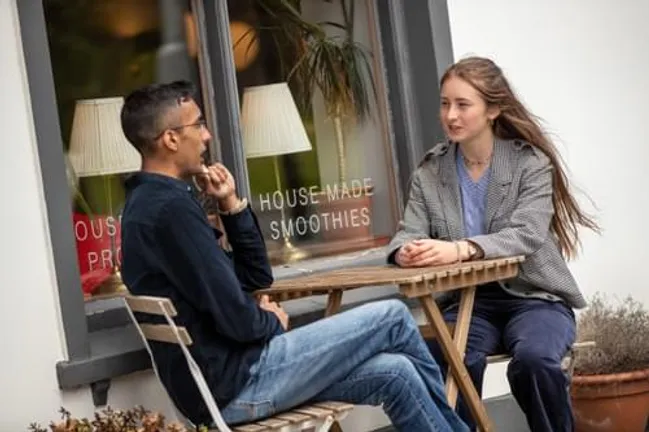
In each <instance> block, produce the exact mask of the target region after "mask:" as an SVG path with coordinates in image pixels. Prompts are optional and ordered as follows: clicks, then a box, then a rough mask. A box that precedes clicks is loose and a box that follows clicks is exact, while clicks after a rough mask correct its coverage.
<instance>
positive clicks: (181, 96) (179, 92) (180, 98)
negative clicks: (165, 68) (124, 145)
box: [121, 81, 196, 155]
mask: <svg viewBox="0 0 649 432" xmlns="http://www.w3.org/2000/svg"><path fill="white" fill-rule="evenodd" d="M195 92H196V88H195V87H194V85H193V84H192V83H190V82H188V81H174V82H171V83H166V84H152V85H149V86H146V87H142V88H140V89H138V90H135V91H133V92H132V93H131V94H129V95H128V96H126V98H125V99H124V106H123V107H122V113H121V121H122V130H123V131H124V135H125V136H126V139H128V140H129V142H130V143H131V144H133V147H135V148H136V149H137V151H138V152H140V154H142V155H145V154H149V153H151V151H152V150H153V144H154V141H155V139H156V138H157V137H158V136H160V134H161V133H163V132H164V130H165V129H166V128H169V127H172V126H173V125H168V124H166V123H167V121H168V120H167V114H168V112H169V111H170V110H171V109H172V108H176V107H178V106H180V104H181V103H183V102H187V101H188V100H191V99H193V98H194V94H195Z"/></svg>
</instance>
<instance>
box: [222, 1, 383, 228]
mask: <svg viewBox="0 0 649 432" xmlns="http://www.w3.org/2000/svg"><path fill="white" fill-rule="evenodd" d="M257 2H258V4H259V5H260V7H261V8H262V9H263V10H264V12H265V13H266V14H267V15H268V16H269V17H270V25H268V26H266V27H265V28H262V29H258V30H266V31H267V33H266V34H269V35H270V36H271V37H272V39H273V41H274V44H275V46H276V47H277V53H278V56H277V57H278V59H279V61H280V64H281V68H282V70H283V71H284V76H285V79H286V81H288V83H289V85H290V86H291V89H292V91H293V95H294V97H295V99H296V102H297V104H298V106H299V108H300V110H301V111H302V112H303V114H304V116H305V117H308V116H309V112H310V111H311V109H312V101H313V97H314V95H315V94H316V92H319V93H320V94H321V95H322V99H323V101H324V105H325V109H326V112H327V115H328V117H329V118H330V119H331V120H332V124H333V129H334V136H335V141H336V156H337V171H338V180H337V184H334V185H326V186H325V187H323V191H322V193H321V197H320V199H319V204H318V212H319V213H320V214H329V215H332V218H331V221H333V223H335V221H337V220H340V221H343V222H341V224H340V226H339V227H338V228H336V229H333V230H328V231H323V235H324V237H325V238H326V239H327V240H343V239H350V238H354V239H360V238H363V239H367V238H369V237H370V236H371V226H370V222H369V221H371V196H372V194H373V187H372V185H371V184H368V182H360V181H359V180H358V179H354V180H352V181H351V182H349V181H348V178H347V175H348V173H347V162H346V161H347V147H348V145H347V144H348V143H347V142H346V139H345V129H346V127H349V126H351V125H354V124H356V125H359V124H363V123H364V122H366V121H367V120H368V119H369V118H370V116H371V107H372V98H373V97H375V96H376V87H375V84H374V77H373V75H372V68H371V65H370V59H371V53H370V52H369V50H368V49H366V48H365V47H364V46H363V45H362V44H360V43H359V42H357V41H356V40H355V33H354V18H355V12H356V2H354V1H353V0H338V2H337V3H338V5H339V6H340V12H341V17H342V23H338V22H332V21H323V22H317V23H312V22H309V21H307V20H305V19H304V18H303V17H302V15H301V13H300V10H299V3H300V2H299V1H298V0H257ZM328 3H333V0H330V1H328ZM327 30H333V31H334V32H337V34H331V33H332V32H328V31H327ZM236 43H237V41H235V44H236Z"/></svg>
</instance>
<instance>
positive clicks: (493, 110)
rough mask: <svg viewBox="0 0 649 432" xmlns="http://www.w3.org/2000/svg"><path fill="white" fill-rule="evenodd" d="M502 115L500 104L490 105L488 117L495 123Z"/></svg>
mask: <svg viewBox="0 0 649 432" xmlns="http://www.w3.org/2000/svg"><path fill="white" fill-rule="evenodd" d="M499 115H500V107H499V106H498V105H489V106H488V107H487V117H488V118H489V121H490V122H491V123H493V122H494V121H495V120H496V119H497V118H498V116H499Z"/></svg>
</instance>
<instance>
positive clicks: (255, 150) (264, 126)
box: [241, 82, 311, 262]
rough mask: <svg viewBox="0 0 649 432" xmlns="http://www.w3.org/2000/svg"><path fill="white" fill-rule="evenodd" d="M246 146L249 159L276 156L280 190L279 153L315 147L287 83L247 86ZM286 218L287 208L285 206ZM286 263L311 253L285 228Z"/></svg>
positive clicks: (244, 108) (277, 180)
mask: <svg viewBox="0 0 649 432" xmlns="http://www.w3.org/2000/svg"><path fill="white" fill-rule="evenodd" d="M241 126H242V136H243V146H244V150H245V154H246V157H247V158H259V157H267V156H272V158H273V169H274V171H275V182H276V186H277V189H278V190H279V191H280V192H281V190H282V185H281V179H280V175H279V167H278V161H277V156H279V155H285V154H290V153H299V152H304V151H310V150H311V142H310V141H309V137H308V135H307V133H306V129H305V128H304V123H303V122H302V119H301V118H300V114H299V112H298V109H297V106H296V105H295V101H294V100H293V96H292V95H291V91H290V89H289V88H288V85H287V83H285V82H281V83H277V84H268V85H262V86H254V87H246V88H245V89H244V92H243V107H242V113H241ZM280 210H281V217H282V221H284V220H285V214H284V207H282V208H281V209H280ZM282 237H283V240H284V242H283V248H282V259H283V261H284V262H290V261H297V260H300V259H303V258H305V257H306V256H307V254H306V252H305V251H303V250H301V249H298V248H297V247H295V246H294V245H293V244H292V243H291V240H290V239H289V238H288V237H287V235H286V232H285V230H284V229H282Z"/></svg>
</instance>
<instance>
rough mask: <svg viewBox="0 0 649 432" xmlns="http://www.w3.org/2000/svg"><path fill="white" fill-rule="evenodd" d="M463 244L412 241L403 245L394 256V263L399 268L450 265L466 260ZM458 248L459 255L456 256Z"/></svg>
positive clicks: (427, 240) (425, 240) (429, 240)
mask: <svg viewBox="0 0 649 432" xmlns="http://www.w3.org/2000/svg"><path fill="white" fill-rule="evenodd" d="M461 243H465V242H458V245H457V246H456V244H455V243H454V242H449V241H443V240H433V239H423V240H413V241H411V242H409V243H406V244H405V245H403V246H402V247H401V248H400V249H399V251H398V252H397V254H396V255H395V257H394V258H395V261H396V262H397V264H398V265H399V266H400V267H427V266H434V265H444V264H452V263H454V262H457V261H458V260H459V259H463V260H464V259H466V255H467V252H465V251H466V250H467V248H466V245H464V244H461ZM458 247H459V249H460V255H459V256H458Z"/></svg>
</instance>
